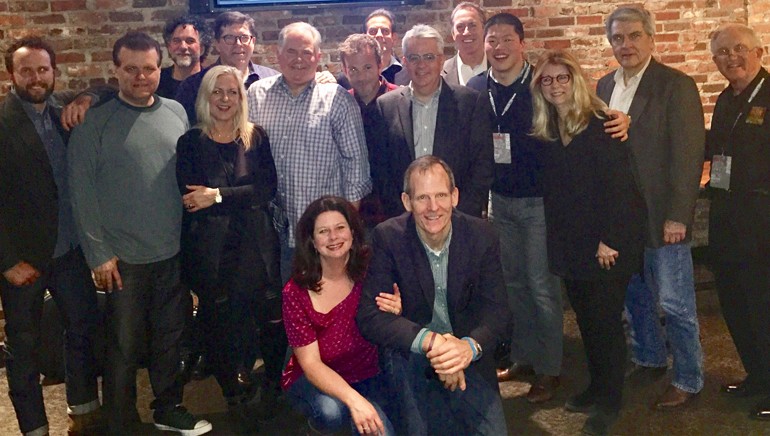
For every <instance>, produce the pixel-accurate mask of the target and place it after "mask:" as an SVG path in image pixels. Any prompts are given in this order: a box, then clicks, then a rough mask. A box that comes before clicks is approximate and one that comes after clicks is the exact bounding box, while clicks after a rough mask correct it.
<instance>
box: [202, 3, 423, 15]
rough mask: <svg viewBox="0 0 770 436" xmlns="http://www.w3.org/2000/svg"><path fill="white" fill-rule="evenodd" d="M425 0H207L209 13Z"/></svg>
mask: <svg viewBox="0 0 770 436" xmlns="http://www.w3.org/2000/svg"><path fill="white" fill-rule="evenodd" d="M423 3H425V0H384V1H383V0H380V1H377V0H209V9H210V11H211V12H215V11H217V12H218V11H222V10H225V9H238V10H255V9H294V8H297V9H300V8H303V7H307V8H321V7H324V8H325V7H358V6H383V7H384V6H392V5H417V4H423Z"/></svg>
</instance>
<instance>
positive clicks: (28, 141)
mask: <svg viewBox="0 0 770 436" xmlns="http://www.w3.org/2000/svg"><path fill="white" fill-rule="evenodd" d="M7 99H8V105H7V108H8V115H9V119H11V120H15V122H16V123H17V125H16V127H17V130H16V131H17V132H18V134H19V139H20V141H14V143H15V144H16V145H17V147H22V148H23V150H19V151H20V152H21V153H22V154H26V155H28V156H31V157H33V158H34V159H37V160H39V161H40V162H41V163H43V164H44V165H43V166H42V168H43V169H44V170H45V171H48V172H49V173H50V175H51V177H53V170H52V169H51V161H50V159H49V158H48V153H47V152H46V151H45V145H43V141H41V140H40V135H38V134H37V130H35V124H34V123H33V122H32V120H30V119H29V116H27V112H25V111H24V108H23V107H22V105H21V101H20V100H19V98H18V97H17V96H16V95H14V94H8V97H7Z"/></svg>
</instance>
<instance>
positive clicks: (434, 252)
mask: <svg viewBox="0 0 770 436" xmlns="http://www.w3.org/2000/svg"><path fill="white" fill-rule="evenodd" d="M415 225H416V224H415ZM417 237H418V238H420V232H417ZM451 242H452V224H451V222H450V224H449V234H448V235H447V237H446V241H444V246H443V247H441V250H434V249H432V248H430V245H428V244H427V243H426V242H425V241H423V240H422V238H420V243H421V244H422V246H423V247H425V251H427V252H428V253H430V254H432V255H434V256H436V257H441V256H443V255H444V254H446V252H447V251H448V250H449V244H450V243H451Z"/></svg>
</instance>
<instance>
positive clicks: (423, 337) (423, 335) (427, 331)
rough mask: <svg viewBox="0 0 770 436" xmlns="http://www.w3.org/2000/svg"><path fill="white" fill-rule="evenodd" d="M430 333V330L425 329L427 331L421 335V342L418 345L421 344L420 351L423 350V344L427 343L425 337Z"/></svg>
mask: <svg viewBox="0 0 770 436" xmlns="http://www.w3.org/2000/svg"><path fill="white" fill-rule="evenodd" d="M429 332H430V330H428V329H425V331H424V332H422V333H421V334H420V340H419V341H418V343H419V344H420V350H422V343H423V341H425V335H427V334H428V333H429ZM426 353H427V351H426Z"/></svg>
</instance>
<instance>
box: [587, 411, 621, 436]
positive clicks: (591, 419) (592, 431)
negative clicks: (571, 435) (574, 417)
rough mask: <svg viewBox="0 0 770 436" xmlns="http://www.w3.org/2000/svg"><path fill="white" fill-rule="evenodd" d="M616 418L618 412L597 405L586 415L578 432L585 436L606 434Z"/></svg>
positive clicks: (604, 435)
mask: <svg viewBox="0 0 770 436" xmlns="http://www.w3.org/2000/svg"><path fill="white" fill-rule="evenodd" d="M617 420H618V412H616V411H614V410H604V409H602V408H599V407H597V408H596V409H595V410H594V411H593V412H591V414H590V415H588V419H587V420H586V422H585V424H584V425H583V428H582V429H581V430H580V433H581V434H583V435H586V436H607V435H609V434H610V429H611V428H612V426H613V424H615V421H617Z"/></svg>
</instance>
